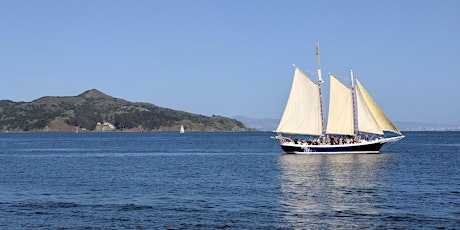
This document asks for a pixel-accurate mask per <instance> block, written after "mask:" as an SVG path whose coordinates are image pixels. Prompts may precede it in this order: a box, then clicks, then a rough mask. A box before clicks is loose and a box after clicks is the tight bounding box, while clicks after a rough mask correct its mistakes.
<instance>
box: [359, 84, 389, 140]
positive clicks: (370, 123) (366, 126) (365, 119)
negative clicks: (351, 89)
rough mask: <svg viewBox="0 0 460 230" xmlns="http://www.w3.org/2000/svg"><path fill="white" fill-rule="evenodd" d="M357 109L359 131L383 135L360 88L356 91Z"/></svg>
mask: <svg viewBox="0 0 460 230" xmlns="http://www.w3.org/2000/svg"><path fill="white" fill-rule="evenodd" d="M356 107H357V114H358V130H359V131H361V132H365V133H375V134H383V131H382V129H380V126H379V124H378V123H377V121H376V120H375V118H374V115H372V112H371V111H370V110H369V107H367V104H366V102H365V100H364V98H363V94H362V93H361V90H360V88H359V86H357V89H356Z"/></svg>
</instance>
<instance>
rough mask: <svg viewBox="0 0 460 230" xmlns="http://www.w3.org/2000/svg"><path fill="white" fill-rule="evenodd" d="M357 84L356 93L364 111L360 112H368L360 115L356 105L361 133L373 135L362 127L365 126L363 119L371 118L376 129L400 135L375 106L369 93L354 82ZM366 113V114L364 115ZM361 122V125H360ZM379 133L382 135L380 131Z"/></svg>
mask: <svg viewBox="0 0 460 230" xmlns="http://www.w3.org/2000/svg"><path fill="white" fill-rule="evenodd" d="M356 83H357V90H356V91H357V92H358V95H360V96H358V99H359V98H360V97H361V100H362V103H361V104H362V105H361V107H362V108H364V107H366V108H364V109H361V110H366V109H367V110H368V111H367V112H366V111H364V112H363V111H361V113H360V108H359V106H360V104H359V103H358V129H359V130H360V131H362V132H370V133H375V132H371V131H366V130H365V127H364V125H366V122H365V121H364V119H366V117H369V116H372V117H373V118H374V121H375V123H377V124H378V127H379V128H380V130H383V131H389V132H393V133H397V134H400V135H401V132H400V131H399V130H398V129H397V128H396V126H395V125H394V124H393V123H392V122H391V121H390V119H388V117H387V116H386V115H385V113H383V111H382V110H381V109H380V107H379V106H378V105H377V103H376V102H375V101H374V99H372V97H371V96H370V95H369V93H368V92H367V91H366V89H364V87H363V86H362V85H361V83H360V82H359V81H358V80H356ZM366 113H368V114H366ZM361 122H363V124H361ZM380 133H383V132H381V131H380Z"/></svg>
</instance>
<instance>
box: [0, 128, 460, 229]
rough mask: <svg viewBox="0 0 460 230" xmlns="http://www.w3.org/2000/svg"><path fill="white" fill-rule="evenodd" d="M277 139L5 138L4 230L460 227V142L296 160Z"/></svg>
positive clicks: (407, 143) (411, 137) (0, 220)
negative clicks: (286, 152) (284, 151)
mask: <svg viewBox="0 0 460 230" xmlns="http://www.w3.org/2000/svg"><path fill="white" fill-rule="evenodd" d="M271 135H272V133H267V132H253V133H251V132H249V133H185V134H179V133H121V132H114V133H1V134H0V229H69V228H70V229H83V228H88V229H218V228H230V229H232V228H233V229H255V228H260V229H331V228H332V229H388V228H390V229H395V228H396V229H420V228H426V229H437V228H440V229H458V228H460V132H406V133H405V135H406V138H405V139H403V140H402V141H400V142H397V143H393V144H390V145H386V146H384V147H383V149H382V151H381V152H382V153H381V154H355V155H288V154H283V153H282V151H281V149H280V147H279V145H278V143H277V142H276V141H275V140H273V139H270V136H271Z"/></svg>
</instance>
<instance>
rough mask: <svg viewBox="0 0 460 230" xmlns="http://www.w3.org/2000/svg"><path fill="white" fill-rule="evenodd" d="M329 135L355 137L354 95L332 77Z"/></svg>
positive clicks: (327, 130) (328, 123) (328, 122)
mask: <svg viewBox="0 0 460 230" xmlns="http://www.w3.org/2000/svg"><path fill="white" fill-rule="evenodd" d="M330 79H331V83H330V96H329V114H328V118H327V129H326V133H328V134H340V135H354V134H355V128H354V126H355V125H354V119H353V93H352V91H351V89H350V88H348V87H347V86H345V85H344V84H343V83H342V82H340V81H339V80H338V79H337V78H336V77H334V76H333V75H330Z"/></svg>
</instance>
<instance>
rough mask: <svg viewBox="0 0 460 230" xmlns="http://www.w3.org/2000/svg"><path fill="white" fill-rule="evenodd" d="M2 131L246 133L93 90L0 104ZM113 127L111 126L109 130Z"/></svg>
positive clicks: (229, 122) (228, 122)
mask: <svg viewBox="0 0 460 230" xmlns="http://www.w3.org/2000/svg"><path fill="white" fill-rule="evenodd" d="M0 114H1V117H0V130H2V131H75V130H76V127H78V129H79V130H88V131H101V130H107V129H110V130H112V128H113V130H124V131H139V130H145V131H178V130H179V128H180V126H181V125H184V127H185V129H186V131H247V130H249V129H248V128H246V126H245V125H244V124H243V123H241V122H239V121H237V120H235V119H230V118H226V117H222V116H216V115H213V116H204V115H199V114H193V113H188V112H184V111H178V110H173V109H169V108H162V107H158V106H156V105H153V104H150V103H139V102H129V101H126V100H123V99H119V98H114V97H111V96H108V95H106V94H104V93H102V92H100V91H98V90H96V89H92V90H88V91H86V92H84V93H82V94H80V95H78V96H67V97H49V96H47V97H42V98H39V99H37V100H34V101H31V102H13V101H10V100H0ZM112 125H113V126H112Z"/></svg>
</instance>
